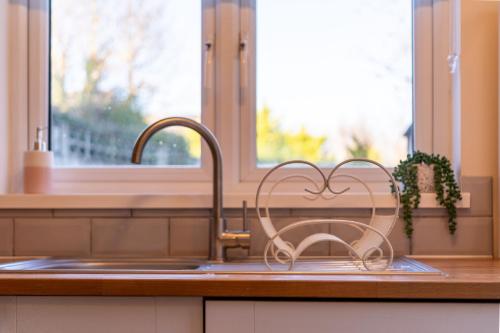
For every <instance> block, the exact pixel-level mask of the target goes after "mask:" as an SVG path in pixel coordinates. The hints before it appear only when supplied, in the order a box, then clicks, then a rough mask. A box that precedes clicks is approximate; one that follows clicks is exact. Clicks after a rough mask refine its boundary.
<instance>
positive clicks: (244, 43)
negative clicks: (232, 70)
mask: <svg viewBox="0 0 500 333" xmlns="http://www.w3.org/2000/svg"><path fill="white" fill-rule="evenodd" d="M240 84H241V87H242V88H246V87H247V84H248V38H247V37H246V36H244V37H242V38H241V39H240Z"/></svg>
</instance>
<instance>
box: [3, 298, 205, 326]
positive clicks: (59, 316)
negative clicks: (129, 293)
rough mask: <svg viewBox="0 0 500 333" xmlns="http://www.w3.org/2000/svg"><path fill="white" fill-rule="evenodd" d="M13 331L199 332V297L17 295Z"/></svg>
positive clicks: (200, 308)
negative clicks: (15, 323)
mask: <svg viewBox="0 0 500 333" xmlns="http://www.w3.org/2000/svg"><path fill="white" fill-rule="evenodd" d="M16 321H17V328H16V330H13V331H10V332H17V333H35V332H36V333H45V332H47V333H49V332H50V333H59V332H60V333H80V332H81V333H88V332H92V333H101V332H102V333H114V332H117V333H118V332H119V333H127V332H130V333H135V332H137V333H202V332H203V302H202V299H201V298H168V297H166V298H161V297H160V298H153V297H18V298H17V318H16ZM0 332H1V331H0Z"/></svg>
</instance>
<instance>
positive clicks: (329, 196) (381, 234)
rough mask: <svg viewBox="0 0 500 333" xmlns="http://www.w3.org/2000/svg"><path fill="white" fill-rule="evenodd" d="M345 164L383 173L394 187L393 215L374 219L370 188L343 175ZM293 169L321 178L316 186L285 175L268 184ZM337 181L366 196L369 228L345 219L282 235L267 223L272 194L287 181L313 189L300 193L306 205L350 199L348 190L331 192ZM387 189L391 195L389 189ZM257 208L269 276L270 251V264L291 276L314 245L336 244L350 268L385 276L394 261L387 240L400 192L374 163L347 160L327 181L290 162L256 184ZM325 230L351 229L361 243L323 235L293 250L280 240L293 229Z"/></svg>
mask: <svg viewBox="0 0 500 333" xmlns="http://www.w3.org/2000/svg"><path fill="white" fill-rule="evenodd" d="M349 163H368V164H372V165H374V166H376V167H378V168H380V169H381V170H382V172H383V173H384V174H385V175H386V176H387V177H388V180H389V182H390V184H392V188H393V189H394V191H393V192H394V193H393V194H394V214H392V215H380V214H377V208H376V205H375V198H374V195H373V191H372V189H371V188H370V187H369V185H368V184H367V183H366V182H364V181H363V180H362V179H360V178H359V177H357V176H354V175H352V174H349V173H348V172H345V170H348V169H346V168H342V167H343V166H346V165H347V164H349ZM293 166H295V167H296V166H302V167H304V166H305V167H306V168H308V169H311V170H312V171H313V173H317V174H318V175H319V179H320V180H319V181H318V180H316V179H314V178H313V177H312V176H311V174H310V173H309V174H307V173H293V174H290V173H287V174H285V175H284V176H282V177H280V176H279V175H278V178H277V179H276V180H274V179H273V180H274V181H272V182H271V181H270V180H271V178H272V177H271V176H272V175H276V174H277V171H278V170H279V169H281V168H284V167H293ZM289 170H290V169H289ZM292 170H293V169H292ZM298 171H300V170H298ZM342 171H344V172H342ZM341 178H344V179H350V180H352V181H354V182H357V183H359V184H360V185H361V186H362V188H364V189H365V190H366V192H367V194H368V195H369V197H370V201H371V217H370V221H369V223H362V222H359V221H354V220H347V219H310V220H301V221H297V222H294V223H292V224H290V225H287V226H286V227H284V228H282V229H280V230H276V228H275V226H274V224H273V221H272V218H271V214H270V210H269V204H270V201H271V198H272V196H273V193H274V191H275V190H276V189H277V188H278V187H279V186H280V185H281V184H283V183H285V182H287V181H291V180H302V181H305V182H306V183H308V184H310V186H311V187H310V188H305V189H304V191H305V194H304V198H305V199H307V200H311V201H312V200H318V199H323V200H333V199H335V198H337V197H338V196H341V195H344V194H346V193H348V192H349V191H350V190H351V188H350V187H346V188H344V189H342V190H340V191H336V190H334V188H333V185H334V184H335V181H336V180H339V179H341ZM266 184H268V185H269V189H268V190H267V191H266V192H265V193H264V188H265V187H266ZM388 188H389V189H390V187H389V186H388ZM255 207H256V210H257V217H258V219H259V221H260V223H261V225H262V228H263V229H264V232H265V233H266V235H267V237H268V238H269V240H268V242H267V244H266V247H265V249H264V262H265V264H266V266H267V267H268V268H269V269H270V270H272V266H271V264H270V263H269V251H270V252H271V256H272V258H274V260H276V262H278V263H280V264H283V265H288V270H290V271H291V270H293V267H294V264H295V262H296V261H297V259H299V257H300V256H301V255H302V253H303V252H304V251H305V250H306V249H307V248H309V247H310V246H312V245H313V244H316V243H319V242H335V243H338V244H341V245H342V246H344V247H345V248H346V249H347V250H348V253H349V256H350V258H351V260H352V262H353V263H354V264H356V266H357V267H358V268H359V269H360V270H366V271H374V270H377V271H379V270H382V271H383V270H386V269H388V268H389V267H390V266H391V264H392V261H393V259H394V250H393V248H392V245H391V243H390V241H389V239H388V236H389V234H390V233H391V231H392V229H393V228H394V225H395V224H396V221H397V219H398V216H399V207H400V189H399V186H398V184H397V183H396V181H395V180H394V177H393V176H392V174H391V173H390V172H389V171H388V170H387V169H385V168H384V167H383V166H382V165H381V164H380V163H378V162H375V161H372V160H369V159H364V158H354V159H349V160H346V161H343V162H341V163H339V164H338V165H337V166H336V167H335V168H334V169H333V170H332V171H331V172H330V173H329V174H328V176H326V175H325V173H324V172H323V171H322V170H321V169H320V168H319V167H318V166H316V165H315V164H313V163H310V162H307V161H302V160H293V161H288V162H284V163H281V164H279V165H277V166H275V167H274V168H272V169H271V170H269V172H268V173H267V174H266V175H265V176H264V178H263V179H262V181H261V182H260V184H259V187H258V189H257V195H256V202H255ZM325 224H326V225H331V224H337V225H345V226H348V227H351V228H353V229H355V230H357V231H359V238H357V239H354V240H345V239H342V238H341V237H339V236H338V235H335V234H332V233H324V232H322V233H314V234H311V235H309V236H307V237H306V238H304V239H303V240H302V241H300V242H299V243H298V244H297V245H295V244H292V243H291V242H289V241H286V240H285V239H284V237H285V236H286V235H285V234H286V233H288V232H290V231H292V230H294V229H297V228H303V227H305V226H310V225H325ZM384 244H385V247H386V249H387V251H388V254H387V255H384V250H383V249H382V247H383V245H384ZM332 260H333V259H332Z"/></svg>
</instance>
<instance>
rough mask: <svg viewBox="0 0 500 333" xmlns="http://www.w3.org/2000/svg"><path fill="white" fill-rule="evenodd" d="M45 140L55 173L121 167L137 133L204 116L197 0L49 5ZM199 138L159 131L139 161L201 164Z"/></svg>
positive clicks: (60, 1)
mask: <svg viewBox="0 0 500 333" xmlns="http://www.w3.org/2000/svg"><path fill="white" fill-rule="evenodd" d="M51 8H52V9H51V103H52V105H51V112H52V127H51V140H52V141H51V143H52V149H53V151H54V153H55V157H56V163H57V164H58V165H59V166H81V165H125V164H129V163H130V162H129V161H130V155H131V151H132V147H133V144H134V142H135V139H136V138H137V136H138V135H139V133H140V132H141V131H142V130H143V129H144V128H145V127H146V126H147V125H149V124H151V123H152V122H154V121H156V120H158V119H161V118H165V117H167V116H174V115H175V116H184V117H189V118H193V119H195V120H198V121H199V120H200V118H201V86H200V85H201V2H200V1H199V0H182V1H178V0H147V1H144V0H91V1H81V0H52V2H51ZM200 154H201V148H200V139H199V137H198V136H197V135H196V134H195V133H194V132H192V131H189V130H183V129H180V128H175V129H170V130H168V132H161V133H158V134H156V135H155V136H154V137H153V138H152V140H151V141H150V142H149V143H148V145H147V147H146V149H145V151H144V159H143V161H144V163H145V164H160V165H164V164H168V165H179V166H198V165H199V164H200Z"/></svg>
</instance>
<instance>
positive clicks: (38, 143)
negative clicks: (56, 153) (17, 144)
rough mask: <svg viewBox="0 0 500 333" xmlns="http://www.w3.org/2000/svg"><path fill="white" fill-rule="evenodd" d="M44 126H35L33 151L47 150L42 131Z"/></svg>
mask: <svg viewBox="0 0 500 333" xmlns="http://www.w3.org/2000/svg"><path fill="white" fill-rule="evenodd" d="M45 130H46V128H43V127H37V128H36V138H35V143H34V144H33V150H34V151H47V143H46V142H45V140H44V139H43V132H44V131H45Z"/></svg>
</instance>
